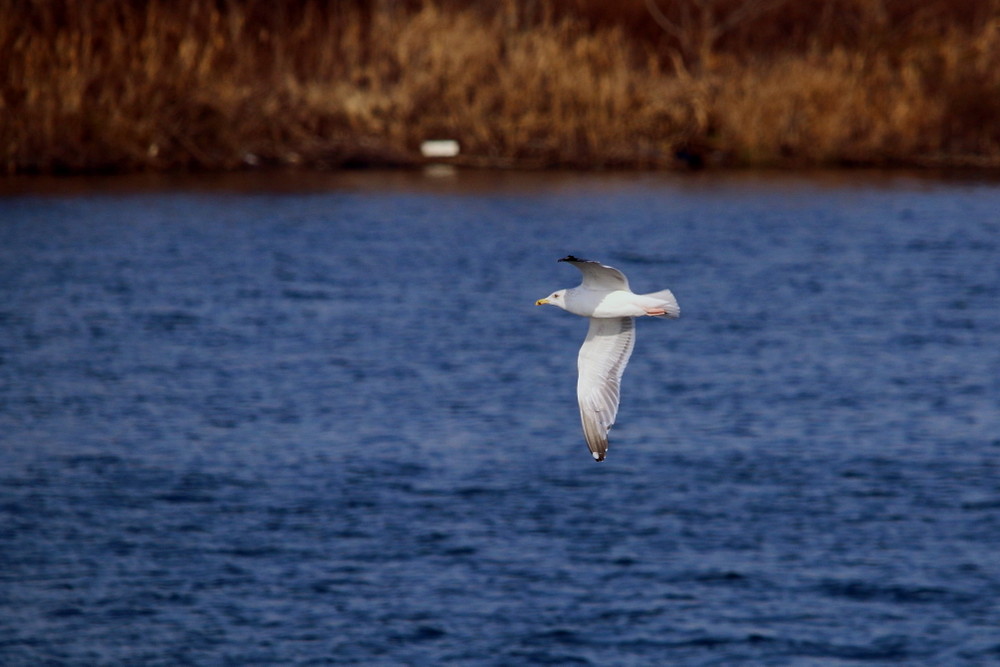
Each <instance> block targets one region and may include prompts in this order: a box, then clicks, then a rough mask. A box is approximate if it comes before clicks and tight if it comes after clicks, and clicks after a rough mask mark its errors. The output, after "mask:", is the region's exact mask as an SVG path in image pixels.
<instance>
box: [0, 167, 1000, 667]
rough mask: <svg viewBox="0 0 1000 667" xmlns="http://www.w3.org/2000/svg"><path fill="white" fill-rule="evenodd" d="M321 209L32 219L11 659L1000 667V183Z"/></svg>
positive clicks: (13, 399) (644, 182)
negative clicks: (596, 410) (583, 375)
mask: <svg viewBox="0 0 1000 667" xmlns="http://www.w3.org/2000/svg"><path fill="white" fill-rule="evenodd" d="M324 178H326V177H319V176H312V177H303V179H305V180H303V181H298V182H295V183H293V184H292V185H291V186H289V185H288V184H287V183H284V184H283V183H280V182H277V181H267V180H265V181H264V182H261V181H259V180H257V181H246V180H243V181H241V180H240V179H236V180H234V181H226V182H224V183H216V184H215V185H212V184H208V185H205V186H196V185H194V184H192V183H191V182H181V183H174V184H170V186H169V187H161V186H153V187H149V186H139V187H136V186H135V184H134V183H133V184H129V183H125V184H122V183H121V182H117V185H116V182H114V181H110V182H103V184H101V185H99V186H98V187H97V188H96V190H95V188H94V186H93V184H90V185H89V186H84V187H79V188H75V189H74V191H72V192H65V191H64V192H63V193H61V194H56V195H52V194H46V193H43V192H34V193H30V194H23V195H15V194H12V193H10V192H9V191H8V194H7V195H6V196H5V197H3V198H0V663H2V664H5V665H38V664H71V665H96V664H130V665H136V664H149V665H168V664H170V665H174V664H234V665H236V664H239V665H246V664H334V663H337V664H351V663H356V664H413V665H424V664H426V665H430V664H442V663H453V664H484V665H516V664H581V665H587V664H589V665H646V664H650V665H652V664H683V665H733V664H760V665H857V664H890V663H894V664H901V663H905V664H928V665H932V664H933V665H943V664H949V665H962V664H967V665H982V664H989V663H1000V603H998V600H1000V187H998V186H997V185H996V184H991V183H975V182H967V181H966V182H963V181H943V180H942V181H934V180H928V179H915V178H910V177H905V176H896V177H893V176H889V177H884V176H871V175H864V174H861V175H849V176H844V177H827V176H816V177H803V178H793V177H791V176H781V177H774V176H770V177H761V176H704V177H690V178H678V177H663V176H648V175H639V176H636V175H614V176H599V175H588V176H540V175H466V174H459V175H458V176H457V177H453V178H450V179H448V178H445V179H429V178H423V177H421V176H410V175H402V174H395V175H391V174H390V175H386V174H360V175H351V176H349V177H347V178H346V180H344V179H341V180H337V179H334V180H333V181H332V182H331V183H327V182H326V181H324V180H323V179H324ZM9 189H10V188H8V190H9ZM568 253H573V254H576V255H579V256H583V257H591V258H594V259H600V260H603V261H605V262H606V263H609V264H612V265H614V266H617V267H619V268H621V269H623V270H624V271H625V272H626V273H627V274H628V275H629V277H630V279H631V282H632V285H633V287H634V288H635V289H637V290H641V291H652V290H656V289H661V288H664V287H669V288H671V289H673V290H674V293H675V294H676V295H677V298H678V300H679V302H680V304H681V308H682V311H683V313H682V317H681V319H680V320H677V321H668V322H664V321H658V320H646V321H641V322H639V323H638V337H637V345H636V351H635V354H634V355H633V357H632V361H631V363H630V365H629V368H628V369H627V371H626V373H625V379H624V382H623V392H622V393H623V397H622V407H621V411H620V412H619V423H618V425H617V426H616V427H615V429H614V430H613V431H612V433H611V448H610V451H609V455H608V460H607V461H606V462H605V463H603V464H595V463H594V462H593V461H592V460H591V459H590V455H589V453H588V451H587V448H586V446H585V445H584V443H583V439H582V433H581V430H580V425H579V419H578V416H577V412H576V405H575V362H576V352H577V349H578V346H579V343H580V342H581V341H582V339H583V335H584V332H585V330H586V324H585V322H584V321H583V320H581V319H579V318H576V317H574V316H572V315H569V314H568V313H564V312H562V311H559V310H556V309H554V308H536V307H535V306H534V305H533V302H534V300H535V299H537V298H539V297H542V296H545V295H546V294H548V293H549V292H551V291H553V290H554V289H557V288H559V287H568V286H572V285H575V284H576V283H577V282H578V274H577V273H576V272H575V271H574V270H573V269H572V267H570V266H567V265H565V264H557V263H556V262H555V260H556V259H557V258H559V257H561V256H564V255H566V254H568Z"/></svg>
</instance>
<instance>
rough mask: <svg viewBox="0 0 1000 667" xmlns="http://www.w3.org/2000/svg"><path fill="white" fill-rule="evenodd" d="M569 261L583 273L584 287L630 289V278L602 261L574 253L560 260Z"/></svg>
mask: <svg viewBox="0 0 1000 667" xmlns="http://www.w3.org/2000/svg"><path fill="white" fill-rule="evenodd" d="M559 261H560V262H569V263H570V264H572V265H573V266H575V267H576V268H578V269H580V272H581V273H583V287H585V288H587V289H592V290H600V291H602V292H603V291H607V292H613V291H615V290H620V289H623V290H628V289H629V287H628V278H626V277H625V274H624V273H622V272H621V271H619V270H618V269H616V268H614V267H613V266H607V265H606V264H601V263H600V262H595V261H593V260H590V259H580V258H579V257H574V256H573V255H567V256H566V257H563V258H562V259H560V260H559Z"/></svg>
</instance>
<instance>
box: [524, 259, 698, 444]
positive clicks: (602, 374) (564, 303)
mask: <svg viewBox="0 0 1000 667" xmlns="http://www.w3.org/2000/svg"><path fill="white" fill-rule="evenodd" d="M559 261H560V262H568V263H570V264H572V265H573V266H575V267H576V268H578V269H580V272H581V273H582V274H583V282H582V283H581V284H580V285H578V286H577V287H573V288H572V289H561V290H558V291H556V292H553V293H552V294H550V295H548V296H547V297H545V298H544V299H539V300H538V301H536V302H535V305H536V306H543V305H545V304H549V305H552V306H558V307H559V308H562V309H563V310H566V311H569V312H571V313H573V314H574V315H580V316H582V317H588V318H590V328H589V329H587V338H586V340H584V341H583V346H582V347H580V356H579V357H578V358H577V370H578V371H579V374H580V375H579V378H578V379H577V383H576V397H577V400H578V401H579V402H580V419H581V421H582V422H583V435H584V438H586V440H587V447H589V448H590V453H591V454H593V456H594V460H595V461H603V460H604V457H605V455H606V454H607V451H608V431H610V430H611V427H612V425H614V423H615V416H617V414H618V397H619V387H620V385H621V379H622V373H623V372H624V371H625V365H626V364H627V363H628V360H629V357H630V356H632V348H633V346H634V345H635V318H637V317H644V316H647V315H648V316H650V317H670V318H676V317H680V314H681V309H680V306H678V305H677V299H675V298H674V295H673V292H671V291H670V290H668V289H665V290H660V291H659V292H652V293H650V294H634V293H633V292H632V290H630V289H629V286H628V278H626V277H625V274H624V273H622V272H621V271H619V270H618V269H616V268H614V267H611V266H607V265H605V264H601V263H600V262H595V261H592V260H589V259H579V258H578V257H574V256H573V255H569V256H567V257H563V258H562V259H560V260H559Z"/></svg>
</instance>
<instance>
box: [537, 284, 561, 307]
mask: <svg viewBox="0 0 1000 667" xmlns="http://www.w3.org/2000/svg"><path fill="white" fill-rule="evenodd" d="M545 304H549V305H550V306H559V307H560V308H562V309H563V310H566V290H564V289H561V290H559V291H558V292H553V293H552V294H550V295H548V296H547V297H545V298H544V299H539V300H538V301H536V302H535V305H536V306H544V305H545Z"/></svg>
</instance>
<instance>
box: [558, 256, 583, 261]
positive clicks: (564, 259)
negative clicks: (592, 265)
mask: <svg viewBox="0 0 1000 667" xmlns="http://www.w3.org/2000/svg"><path fill="white" fill-rule="evenodd" d="M559 261H560V262H589V261H590V260H589V259H580V258H579V257H574V256H573V255H566V256H565V257H563V258H562V259H560V260H559Z"/></svg>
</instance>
